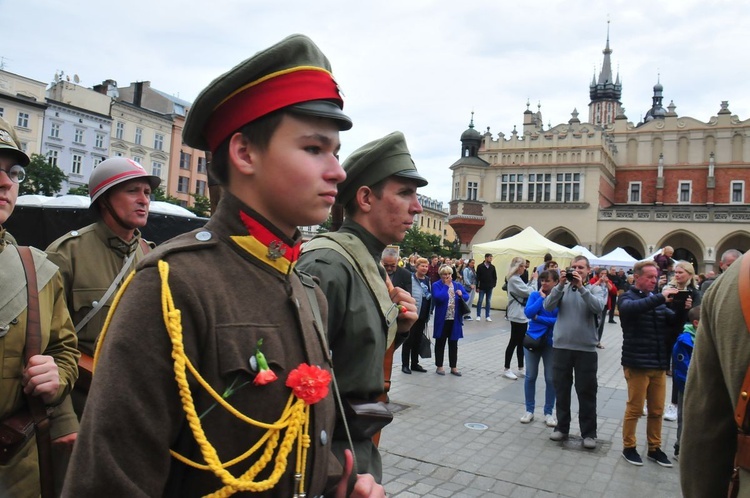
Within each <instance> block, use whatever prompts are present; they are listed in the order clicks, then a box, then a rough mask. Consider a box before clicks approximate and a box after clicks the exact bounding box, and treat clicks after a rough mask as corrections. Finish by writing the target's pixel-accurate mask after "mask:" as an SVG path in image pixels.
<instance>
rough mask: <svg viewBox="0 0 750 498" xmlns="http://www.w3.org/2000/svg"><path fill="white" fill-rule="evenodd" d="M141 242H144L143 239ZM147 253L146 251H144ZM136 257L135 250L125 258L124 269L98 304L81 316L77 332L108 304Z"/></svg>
mask: <svg viewBox="0 0 750 498" xmlns="http://www.w3.org/2000/svg"><path fill="white" fill-rule="evenodd" d="M141 242H143V239H141ZM144 244H145V243H144ZM144 254H145V251H144ZM134 259H135V251H133V252H132V253H130V256H128V257H127V258H126V259H125V263H124V264H123V265H122V269H121V270H120V273H118V274H117V276H116V277H115V279H114V280H112V283H111V284H109V288H108V289H107V292H105V293H104V295H103V296H102V297H101V299H99V301H97V303H96V306H94V307H93V308H91V311H89V312H88V313H86V316H84V317H83V318H81V321H80V322H78V323H77V324H76V334H77V333H78V332H80V331H81V329H82V328H83V327H85V326H86V324H87V323H89V322H90V321H91V319H92V318H94V317H95V316H96V314H97V313H99V311H101V309H102V308H103V307H104V305H105V304H107V301H109V298H110V297H112V294H114V293H115V290H117V286H118V285H120V282H122V279H123V278H124V277H125V274H126V273H127V272H128V270H129V269H130V265H131V264H132V263H133V260H134Z"/></svg>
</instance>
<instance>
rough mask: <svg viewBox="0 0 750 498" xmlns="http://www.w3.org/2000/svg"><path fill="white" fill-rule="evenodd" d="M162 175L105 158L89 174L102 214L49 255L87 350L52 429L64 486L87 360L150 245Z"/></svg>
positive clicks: (81, 404)
mask: <svg viewBox="0 0 750 498" xmlns="http://www.w3.org/2000/svg"><path fill="white" fill-rule="evenodd" d="M160 181H161V180H160V178H159V177H158V176H153V175H149V174H148V173H147V172H146V170H144V169H143V166H141V165H140V164H138V163H137V162H135V161H133V160H131V159H126V158H124V157H113V158H110V159H107V160H105V161H103V162H102V163H101V164H99V165H98V166H97V167H96V169H94V171H93V172H92V173H91V177H90V178H89V195H90V196H91V206H90V209H92V210H94V211H96V213H98V216H99V219H98V220H97V221H96V222H95V223H92V224H91V225H88V226H86V227H83V228H80V229H78V230H73V231H71V232H68V233H67V234H65V235H63V236H62V237H60V238H59V239H57V240H56V241H54V242H53V243H52V244H50V246H49V247H47V256H48V258H49V259H50V260H51V261H52V262H53V263H55V264H56V265H57V266H58V267H59V268H60V273H61V274H62V276H63V284H64V289H65V297H66V301H67V303H68V311H69V313H70V316H71V318H72V319H73V325H74V326H75V331H76V334H77V335H78V349H79V350H80V351H81V353H82V360H81V364H80V368H79V370H80V372H81V375H80V377H79V380H78V382H77V383H76V385H75V389H74V390H73V391H72V392H71V393H70V396H69V397H68V398H66V399H65V400H64V401H63V403H62V404H61V405H60V406H59V407H57V408H56V409H55V411H54V413H53V416H52V428H53V432H54V434H55V435H56V436H58V437H59V438H60V439H59V442H61V443H67V448H68V451H67V453H66V451H65V450H64V448H65V446H63V445H58V446H57V447H56V452H57V455H56V458H55V481H56V486H57V488H58V491H59V490H60V489H62V481H63V478H64V476H65V471H66V467H67V460H68V457H69V451H70V448H71V446H72V445H73V443H74V442H75V440H76V434H77V433H78V429H79V424H78V421H79V420H80V418H81V416H82V415H83V408H84V406H85V404H86V398H87V396H88V387H89V384H90V382H91V374H90V372H89V371H88V368H89V367H87V366H86V365H87V363H86V362H85V361H84V360H85V359H86V358H87V357H89V358H90V357H91V356H93V354H94V347H95V344H96V340H97V338H98V337H99V333H100V332H101V330H102V326H103V325H104V321H105V319H106V318H107V313H108V311H109V307H110V304H111V303H112V299H113V298H114V295H115V293H116V291H117V289H118V288H119V286H120V284H121V283H122V281H123V280H124V277H125V276H127V274H128V273H130V272H131V271H132V270H133V269H135V266H136V264H137V263H138V262H139V261H140V260H141V259H143V257H144V255H145V254H146V253H147V252H148V251H149V249H150V246H149V245H148V243H146V242H145V241H144V240H143V239H142V238H141V233H140V231H139V229H140V228H143V227H144V226H145V225H146V222H147V221H148V208H149V202H150V196H151V191H152V190H153V189H155V188H156V187H158V186H159V183H160Z"/></svg>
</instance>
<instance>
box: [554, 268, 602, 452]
mask: <svg viewBox="0 0 750 498" xmlns="http://www.w3.org/2000/svg"><path fill="white" fill-rule="evenodd" d="M589 269H590V268H589V260H588V259H586V257H585V256H576V257H575V258H574V259H573V262H572V263H571V268H570V270H571V271H570V272H568V271H564V272H562V271H561V272H560V283H559V284H558V285H556V286H555V287H554V288H553V289H552V291H551V292H550V294H549V295H548V296H547V297H546V298H545V300H544V309H546V310H547V311H552V310H554V309H555V308H559V312H558V315H557V322H555V328H554V330H553V333H552V337H554V339H553V355H552V376H553V380H554V384H555V392H556V394H557V427H555V430H554V432H552V434H551V435H550V439H551V440H553V441H563V440H565V439H567V438H568V433H569V432H570V418H571V416H570V395H571V388H572V387H573V377H575V386H576V393H577V394H578V406H579V409H578V423H579V425H580V428H581V437H582V438H583V447H584V448H586V449H589V450H593V449H595V448H596V391H597V382H596V371H597V368H598V356H597V353H596V343H597V342H598V339H597V326H596V319H597V317H600V316H601V314H602V310H603V309H604V305H605V303H606V300H607V296H606V294H605V291H604V289H602V288H601V287H600V286H598V285H589V284H588V281H587V280H588V279H587V277H588V274H589Z"/></svg>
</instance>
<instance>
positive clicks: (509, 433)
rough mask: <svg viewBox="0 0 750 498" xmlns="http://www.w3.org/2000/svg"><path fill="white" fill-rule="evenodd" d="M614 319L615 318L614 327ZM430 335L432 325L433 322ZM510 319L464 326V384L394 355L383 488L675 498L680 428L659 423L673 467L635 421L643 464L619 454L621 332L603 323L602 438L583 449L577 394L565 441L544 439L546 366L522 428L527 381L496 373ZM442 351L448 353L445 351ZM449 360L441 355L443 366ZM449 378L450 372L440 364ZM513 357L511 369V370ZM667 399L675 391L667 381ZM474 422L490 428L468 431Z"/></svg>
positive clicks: (412, 497) (410, 497) (399, 493)
mask: <svg viewBox="0 0 750 498" xmlns="http://www.w3.org/2000/svg"><path fill="white" fill-rule="evenodd" d="M618 321H619V320H618ZM429 327H430V330H432V329H431V327H432V322H430V324H429ZM509 337H510V322H508V321H506V320H504V319H503V312H502V311H495V312H494V313H493V322H491V323H488V322H486V321H484V320H483V321H481V322H476V321H470V322H466V323H465V324H464V338H463V339H461V340H460V341H459V343H458V367H459V370H461V372H462V373H463V376H462V377H456V376H453V375H445V376H439V375H436V374H435V367H434V359H433V358H430V359H423V360H421V364H422V365H423V366H424V367H425V368H426V369H427V370H428V372H427V373H419V372H414V373H412V374H411V375H406V374H404V373H402V372H401V368H400V367H401V364H400V363H401V352H400V351H396V357H395V359H394V368H393V378H392V381H393V384H392V389H391V393H390V401H391V403H392V404H393V405H394V408H395V409H396V413H395V416H394V420H393V422H392V423H391V424H390V425H389V426H388V427H386V428H385V430H384V431H383V434H382V438H381V441H380V450H381V453H382V456H383V484H384V486H385V489H386V493H387V494H388V496H390V497H395V498H416V497H513V498H525V497H528V498H532V497H533V498H541V497H545V498H547V497H549V498H551V497H608V498H609V497H611V498H617V497H623V498H625V497H627V498H633V497H637V496H648V497H649V498H659V497H679V496H681V493H680V485H679V468H678V467H679V465H678V462H677V461H674V460H673V459H672V454H673V449H672V445H673V444H674V442H675V437H676V433H677V422H668V421H664V425H663V429H662V449H663V450H664V451H665V452H666V453H667V455H668V456H669V457H670V459H672V460H673V463H674V464H675V466H674V467H673V468H671V469H670V468H662V467H660V466H659V465H657V464H656V463H654V462H651V461H648V460H647V459H646V451H647V447H646V418H645V417H643V418H641V419H640V421H639V423H638V431H637V433H636V435H637V439H638V451H639V452H640V453H641V455H642V456H643V460H644V464H643V466H642V467H635V466H633V465H631V464H629V463H627V462H626V461H625V460H624V459H623V458H622V457H621V453H622V417H623V414H624V412H625V401H626V399H627V385H626V383H625V379H624V377H623V374H622V367H621V365H620V353H621V346H622V330H621V329H620V325H619V324H617V325H615V324H609V323H608V324H606V325H605V328H604V335H603V339H602V343H603V344H604V345H605V347H606V348H605V349H600V350H598V352H599V373H598V378H599V390H598V397H597V402H598V410H597V415H598V436H599V437H598V440H597V448H596V449H595V450H585V449H583V448H582V446H581V439H580V431H579V427H578V420H577V418H578V416H577V412H578V405H577V401H576V400H575V398H576V396H575V391H574V392H573V396H572V397H573V406H572V412H573V421H572V423H571V428H570V429H571V430H570V435H571V438H570V440H569V441H566V442H564V443H556V442H553V441H550V439H549V435H550V433H551V431H552V429H550V428H548V427H546V426H545V424H544V416H543V413H542V405H543V403H544V381H543V367H542V366H541V365H540V367H539V368H540V372H539V377H538V379H537V394H536V403H537V408H536V410H535V419H534V421H533V422H531V423H530V424H521V423H520V422H519V419H520V417H521V415H523V414H524V412H525V408H524V395H523V379H519V380H516V381H513V380H508V379H505V378H503V377H502V376H501V374H502V371H503V362H504V358H505V348H506V346H507V345H508V340H509ZM446 349H447V348H446ZM447 360H448V353H447V351H446V354H445V361H446V362H447ZM445 367H446V372H447V371H448V368H447V367H448V365H447V363H446V365H445ZM516 367H517V365H516V358H515V355H514V358H513V362H512V368H513V369H515V368H516ZM667 382H668V385H667V396H669V393H670V392H671V378H668V381H667ZM467 423H478V424H484V425H486V426H487V429H486V430H474V429H470V428H467V427H466V426H465V425H464V424H467Z"/></svg>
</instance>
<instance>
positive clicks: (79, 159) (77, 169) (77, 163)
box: [70, 154, 83, 175]
mask: <svg viewBox="0 0 750 498" xmlns="http://www.w3.org/2000/svg"><path fill="white" fill-rule="evenodd" d="M81 163H83V156H82V155H80V154H73V163H72V165H71V167H70V172H71V173H72V174H74V175H80V174H81Z"/></svg>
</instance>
